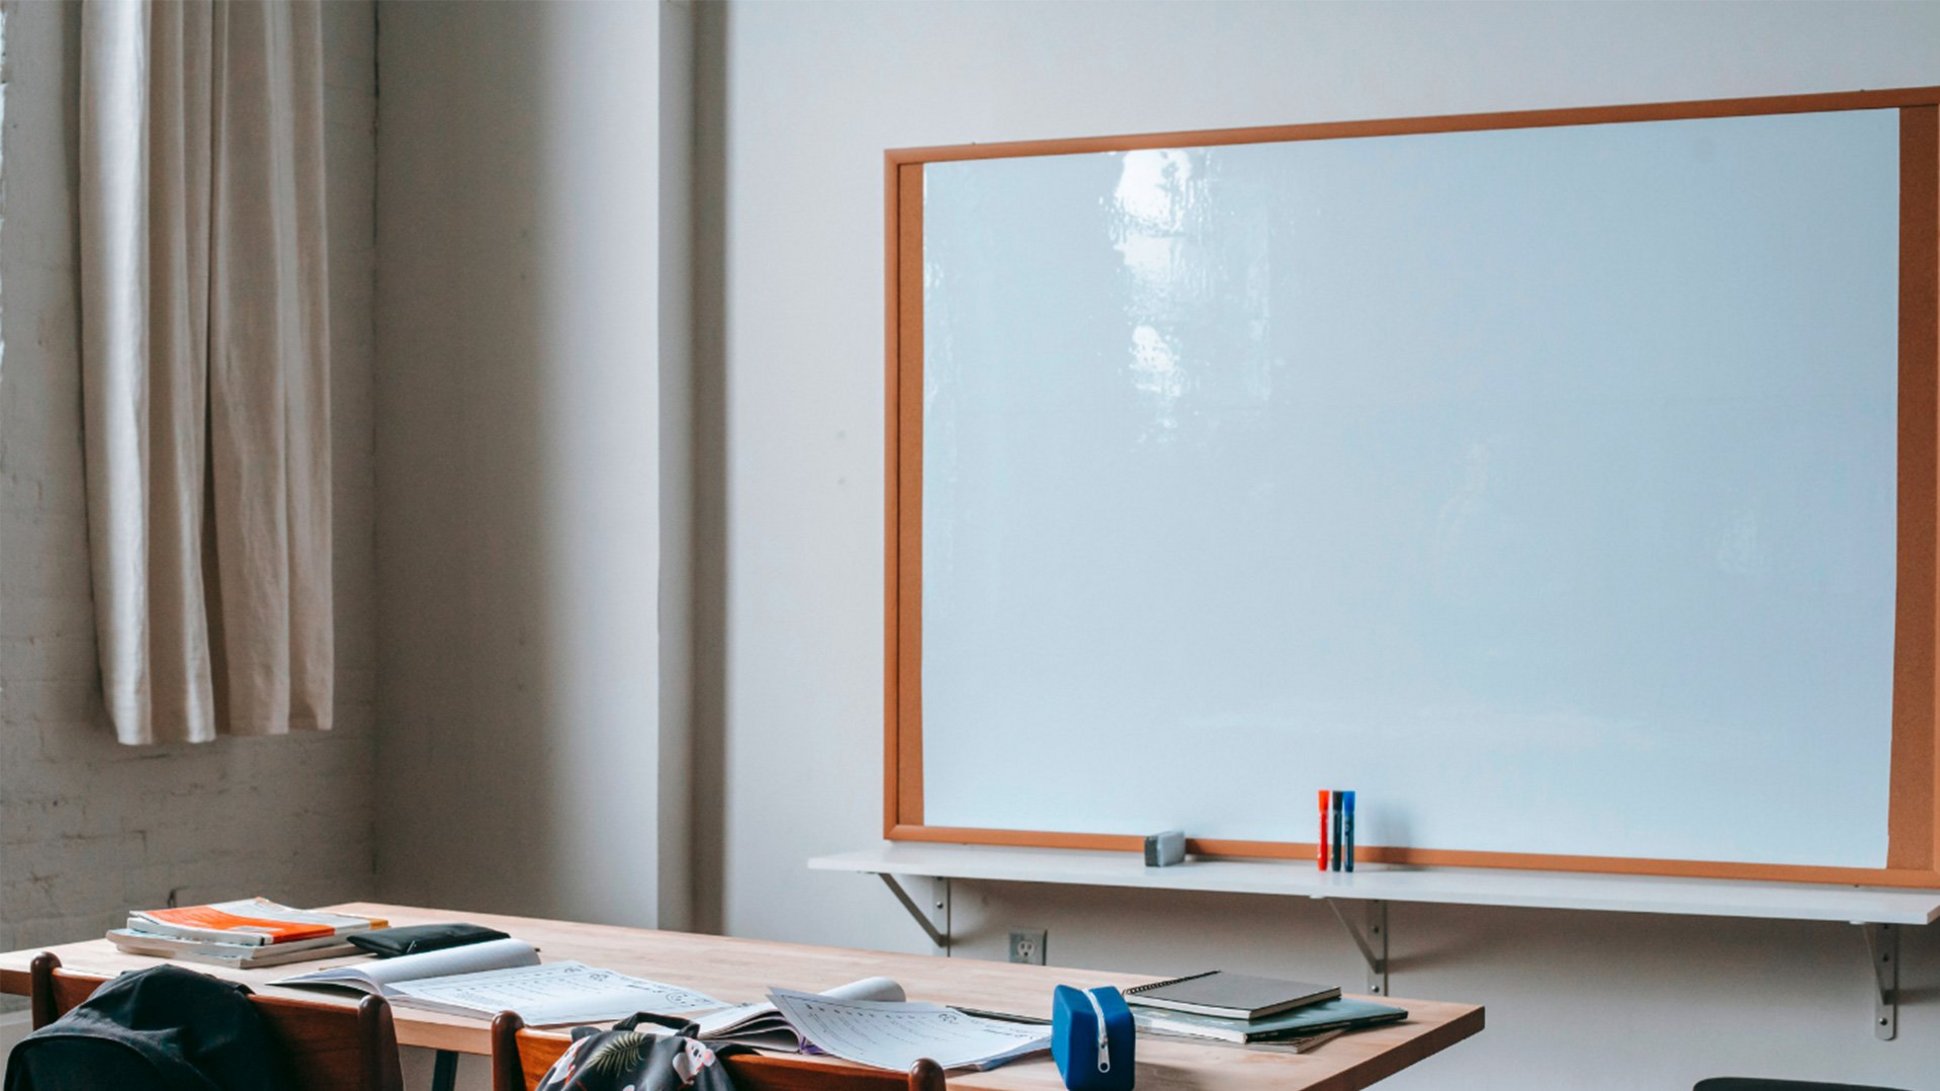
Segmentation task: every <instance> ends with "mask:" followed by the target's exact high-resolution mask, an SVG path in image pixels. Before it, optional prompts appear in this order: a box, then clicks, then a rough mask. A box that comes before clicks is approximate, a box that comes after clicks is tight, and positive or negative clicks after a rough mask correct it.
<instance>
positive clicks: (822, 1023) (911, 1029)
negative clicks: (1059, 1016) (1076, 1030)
mask: <svg viewBox="0 0 1940 1091" xmlns="http://www.w3.org/2000/svg"><path fill="white" fill-rule="evenodd" d="M768 999H769V1000H771V1001H773V1002H774V1005H775V1007H776V1008H777V1009H778V1010H779V1011H780V1012H781V1014H782V1015H783V1016H785V1017H786V1018H787V1019H788V1021H789V1022H790V1023H791V1024H793V1025H794V1027H795V1029H796V1030H797V1031H799V1032H801V1035H802V1037H803V1038H806V1039H807V1040H808V1041H809V1042H810V1043H812V1044H813V1045H814V1046H815V1048H817V1049H819V1050H821V1051H822V1052H824V1053H827V1054H830V1055H831V1056H835V1057H840V1058H842V1059H843V1060H845V1061H854V1062H855V1063H857V1064H865V1065H870V1066H872V1067H875V1068H887V1069H891V1070H894V1071H897V1072H903V1071H907V1070H908V1069H909V1066H910V1065H912V1064H915V1063H916V1062H917V1061H918V1060H921V1059H922V1058H925V1057H927V1058H929V1059H930V1060H932V1061H935V1062H936V1063H937V1064H939V1065H942V1066H943V1067H944V1068H946V1069H949V1068H995V1067H996V1066H998V1065H1000V1064H1003V1063H1004V1062H1005V1061H1009V1060H1014V1059H1016V1058H1018V1057H1021V1056H1024V1055H1025V1054H1028V1053H1036V1052H1038V1051H1040V1050H1044V1049H1049V1048H1050V1045H1051V1034H1050V1028H1048V1027H1044V1026H1034V1025H1027V1024H1020V1023H1001V1022H998V1021H996V1020H993V1019H978V1018H976V1017H974V1016H969V1015H965V1014H963V1013H962V1012H960V1011H956V1010H955V1009H952V1008H946V1007H943V1006H942V1005H940V1004H924V1003H888V1002H883V1001H873V1000H840V999H836V998H834V997H829V996H818V995H816V994H815V993H804V992H794V991H792V990H789V989H771V990H769V992H768Z"/></svg>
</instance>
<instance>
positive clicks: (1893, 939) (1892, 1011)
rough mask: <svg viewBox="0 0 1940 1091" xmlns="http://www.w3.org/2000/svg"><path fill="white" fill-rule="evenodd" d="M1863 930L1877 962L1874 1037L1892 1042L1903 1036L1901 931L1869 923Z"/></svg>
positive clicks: (1874, 997) (1863, 924) (1868, 947)
mask: <svg viewBox="0 0 1940 1091" xmlns="http://www.w3.org/2000/svg"><path fill="white" fill-rule="evenodd" d="M1859 929H1860V931H1861V932H1863V933H1865V936H1866V953H1867V954H1868V955H1869V956H1870V957H1871V959H1872V963H1873V984H1874V989H1873V1037H1875V1038H1878V1039H1879V1040H1880V1041H1882V1042H1890V1041H1892V1040H1893V1039H1894V1038H1896V1037H1898V1036H1899V1033H1900V930H1899V927H1898V926H1897V925H1891V924H1866V923H1861V924H1860V926H1859Z"/></svg>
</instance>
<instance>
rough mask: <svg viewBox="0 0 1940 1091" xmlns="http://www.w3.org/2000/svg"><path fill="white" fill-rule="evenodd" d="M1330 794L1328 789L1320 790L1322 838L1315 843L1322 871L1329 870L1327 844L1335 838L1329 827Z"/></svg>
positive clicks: (1316, 856)
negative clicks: (1328, 799)
mask: <svg viewBox="0 0 1940 1091" xmlns="http://www.w3.org/2000/svg"><path fill="white" fill-rule="evenodd" d="M1328 795H1329V793H1328V791H1327V789H1325V788H1322V789H1321V790H1320V839H1319V840H1318V841H1316V842H1315V843H1314V861H1315V862H1316V863H1318V864H1319V865H1320V870H1322V871H1326V870H1327V846H1328V845H1329V844H1330V843H1331V842H1332V840H1333V839H1332V838H1331V837H1330V836H1329V834H1330V833H1331V832H1332V831H1331V830H1330V829H1329V828H1328V824H1327V810H1328V807H1327V796H1328Z"/></svg>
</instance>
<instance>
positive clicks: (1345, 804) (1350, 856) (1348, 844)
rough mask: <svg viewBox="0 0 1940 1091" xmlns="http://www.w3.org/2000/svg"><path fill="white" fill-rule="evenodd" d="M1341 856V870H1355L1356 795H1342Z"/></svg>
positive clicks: (1344, 793) (1347, 793)
mask: <svg viewBox="0 0 1940 1091" xmlns="http://www.w3.org/2000/svg"><path fill="white" fill-rule="evenodd" d="M1340 796H1341V799H1340V825H1341V833H1340V855H1341V861H1340V864H1341V870H1342V871H1353V870H1354V793H1353V792H1342V793H1341V794H1340Z"/></svg>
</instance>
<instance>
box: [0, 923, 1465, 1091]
mask: <svg viewBox="0 0 1940 1091" xmlns="http://www.w3.org/2000/svg"><path fill="white" fill-rule="evenodd" d="M331 908H333V909H337V910H341V911H342V912H345V913H357V914H364V915H368V916H376V917H385V918H388V919H389V920H390V921H391V923H393V924H398V925H404V924H424V923H429V922H433V921H449V920H465V921H473V922H476V923H478V924H483V925H488V926H490V927H493V928H498V929H502V930H503V931H506V932H509V933H511V934H512V935H514V936H517V937H518V938H520V939H523V940H526V941H527V942H529V943H532V944H535V945H536V946H538V947H539V948H540V950H541V952H542V953H543V957H544V958H545V959H546V960H547V961H555V960H562V959H578V960H579V961H581V962H585V963H588V964H590V965H595V966H604V967H609V968H611V969H615V970H619V971H621V972H624V973H629V974H633V975H636V976H639V977H645V978H651V979H653V980H656V981H665V982H669V983H671V984H678V985H685V986H688V987H691V988H696V989H699V990H701V991H702V992H705V993H707V994H708V995H710V996H715V997H718V998H720V999H722V1000H727V1001H745V1000H755V999H759V998H760V997H761V996H763V995H764V994H765V993H766V992H767V990H768V988H769V987H770V986H784V987H792V988H799V989H810V990H820V989H826V988H830V987H832V986H835V985H840V984H842V983H843V982H845V981H853V980H855V979H857V978H861V977H869V976H872V975H877V974H880V975H882V976H884V977H888V978H893V979H894V980H896V981H898V982H900V983H901V984H902V986H903V988H904V989H906V990H907V991H908V993H909V997H910V999H912V1000H932V1001H937V1002H940V1003H948V1004H962V1005H966V1006H969V1007H976V1008H985V1009H990V1010H994V1011H1010V1012H1017V1013H1019V1014H1024V1015H1036V1016H1044V1017H1048V1016H1049V1015H1050V1007H1051V987H1052V986H1053V985H1057V984H1069V985H1079V986H1085V987H1089V986H1093V985H1118V986H1121V987H1122V986H1129V985H1137V984H1141V983H1143V982H1146V981H1150V980H1152V979H1153V978H1152V977H1151V976H1140V975H1134V974H1107V973H1094V972H1091V971H1088V970H1070V969H1060V968H1057V967H1047V966H1013V965H1010V964H1008V963H999V962H977V961H972V960H969V959H943V958H936V957H932V956H926V955H897V954H885V953H883V952H880V951H856V950H849V949H845V948H840V947H808V946H803V945H800V944H793V943H770V942H766V941H762V940H749V939H733V938H727V937H722V936H703V935H694V934H690V933H685V932H656V931H650V930H647V929H640V928H615V927H609V926H605V925H595V924H570V923H566V922H563V921H548V920H537V919H533V918H528V917H504V916H497V915H495V914H490V913H463V912H455V911H448V910H433V909H413V908H408V907H405V906H394V905H378V904H374V903H367V902H353V903H350V904H347V905H340V906H332V907H331ZM48 950H52V951H53V952H54V953H55V954H57V955H59V956H60V958H61V964H62V965H63V966H64V967H66V968H67V969H69V970H72V971H74V972H76V973H85V974H99V975H101V976H103V977H110V976H113V975H115V974H118V973H121V972H122V971H124V970H139V969H143V968H145V967H148V966H153V965H155V964H156V963H157V962H158V961H159V960H157V959H151V958H144V957H142V956H139V955H125V954H122V953H121V952H120V951H117V950H115V948H114V946H113V945H112V944H110V943H109V942H108V941H107V940H105V939H96V940H88V941H85V942H82V943H70V944H64V945H62V946H59V947H53V948H48ZM37 953H38V950H29V951H13V952H9V953H7V954H4V955H0V991H4V992H8V993H16V994H22V995H24V994H25V993H26V991H27V967H28V963H29V962H31V961H32V960H33V957H34V955H35V954H37ZM336 961H338V962H341V961H342V960H336ZM333 964H335V962H330V963H321V962H319V963H312V962H298V963H291V964H289V965H287V966H276V967H272V968H269V969H265V970H241V971H218V970H214V969H213V968H210V967H205V966H202V965H200V964H198V963H187V962H185V963H182V965H184V966H189V967H191V968H194V969H208V970H210V972H212V973H216V974H218V975H219V976H222V977H226V978H229V979H231V980H235V981H242V982H246V983H247V984H248V985H249V986H250V987H251V988H253V989H256V990H258V991H261V992H265V993H281V994H286V995H291V996H301V997H304V998H306V999H311V1000H317V999H326V998H337V997H339V995H340V994H337V993H328V992H325V991H323V990H318V989H279V988H277V987H275V986H272V985H269V984H268V983H269V982H270V981H273V980H275V979H277V978H281V977H288V976H290V975H292V974H298V973H303V972H306V971H308V970H311V969H314V968H316V967H318V966H322V965H333ZM342 998H343V1000H344V1003H346V1004H349V1003H350V998H349V997H348V994H343V996H342ZM1377 999H1379V998H1377ZM1383 1002H1384V1003H1391V1004H1395V1005H1397V1006H1400V1007H1404V1008H1407V1009H1408V1019H1407V1021H1406V1022H1403V1023H1398V1024H1395V1025H1393V1026H1387V1027H1379V1028H1376V1029H1372V1030H1364V1031H1358V1032H1356V1033H1353V1034H1349V1035H1346V1036H1344V1037H1341V1038H1337V1039H1335V1040H1334V1041H1332V1042H1329V1043H1327V1044H1326V1045H1323V1046H1321V1047H1320V1048H1319V1049H1317V1050H1315V1051H1314V1052H1312V1053H1308V1054H1304V1055H1298V1054H1289V1053H1278V1052H1268V1051H1262V1050H1247V1049H1241V1048H1238V1047H1235V1046H1227V1045H1221V1044H1217V1043H1205V1044H1201V1043H1196V1042H1191V1041H1187V1040H1185V1039H1179V1038H1162V1037H1158V1036H1155V1035H1145V1036H1142V1037H1140V1039H1139V1042H1138V1087H1139V1091H1211V1089H1214V1088H1218V1089H1221V1091H1250V1089H1252V1088H1262V1089H1264V1088H1274V1089H1277V1091H1349V1089H1352V1088H1360V1087H1366V1086H1368V1085H1369V1084H1372V1083H1374V1082H1375V1081H1377V1080H1379V1079H1382V1078H1383V1077H1386V1076H1390V1075H1393V1074H1394V1073H1396V1072H1398V1071H1400V1070H1401V1069H1403V1068H1406V1067H1408V1066H1409V1065H1412V1064H1414V1063H1416V1062H1418V1061H1421V1060H1423V1059H1425V1058H1427V1057H1430V1056H1432V1055H1434V1054H1436V1053H1439V1052H1441V1051H1442V1050H1444V1049H1447V1048H1448V1047H1449V1046H1451V1045H1454V1044H1455V1043H1456V1042H1459V1041H1461V1040H1462V1039H1464V1038H1467V1037H1468V1036H1469V1035H1471V1034H1474V1033H1476V1032H1477V1031H1479V1030H1481V1029H1482V1009H1481V1008H1480V1007H1478V1006H1476V1005H1473V1004H1451V1003H1439V1002H1435V1001H1428V1000H1383ZM392 1010H393V1014H394V1015H395V1017H396V1020H397V1037H398V1041H399V1042H400V1043H401V1044H403V1045H408V1046H424V1047H428V1048H432V1049H441V1050H452V1051H456V1052H460V1053H477V1054H486V1053H489V1052H490V1051H491V1046H490V1042H489V1038H488V1028H487V1024H486V1022H485V1021H483V1020H477V1019H465V1018H462V1017H459V1016H453V1015H443V1014H440V1013H437V1012H427V1011H418V1010H415V1009H413V1008H409V1007H402V1006H398V1007H394V1008H393V1009H392ZM950 1086H951V1087H953V1088H956V1087H961V1088H987V1089H991V1091H1034V1089H1055V1088H1060V1087H1062V1084H1061V1083H1060V1081H1059V1080H1058V1072H1057V1068H1056V1066H1054V1065H1053V1064H1052V1063H1051V1060H1050V1058H1049V1056H1048V1055H1046V1056H1042V1057H1035V1058H1030V1059H1027V1060H1023V1061H1017V1062H1014V1063H1012V1064H1009V1065H1005V1066H1004V1067H1002V1068H999V1069H996V1070H994V1071H990V1072H963V1073H956V1074H953V1075H952V1076H951V1077H950Z"/></svg>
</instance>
